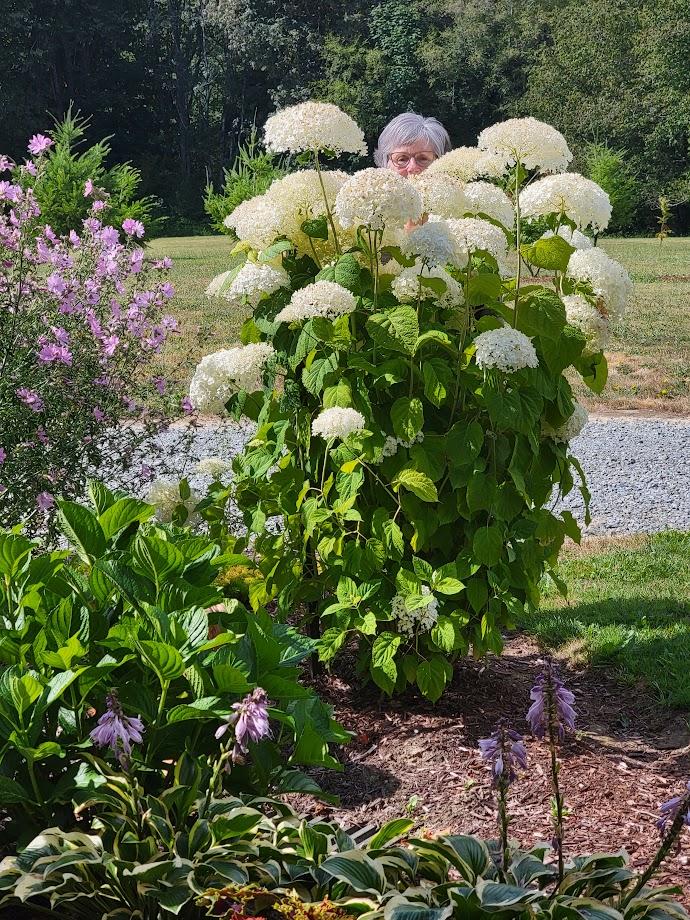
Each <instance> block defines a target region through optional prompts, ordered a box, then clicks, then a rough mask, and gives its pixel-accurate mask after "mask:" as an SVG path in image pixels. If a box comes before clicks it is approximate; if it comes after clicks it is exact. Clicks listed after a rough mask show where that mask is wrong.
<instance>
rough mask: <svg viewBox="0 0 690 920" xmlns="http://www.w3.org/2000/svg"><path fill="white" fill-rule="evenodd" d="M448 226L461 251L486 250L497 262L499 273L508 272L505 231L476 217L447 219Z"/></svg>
mask: <svg viewBox="0 0 690 920" xmlns="http://www.w3.org/2000/svg"><path fill="white" fill-rule="evenodd" d="M447 223H448V226H449V227H450V231H451V233H452V234H453V236H454V237H455V242H456V244H457V247H458V249H459V250H460V251H461V252H462V251H463V250H464V251H466V252H476V251H477V250H478V249H482V250H486V252H488V253H490V254H491V255H492V256H493V257H494V259H496V261H497V262H498V268H499V271H500V272H501V274H502V275H503V274H509V273H510V267H509V265H508V242H507V240H506V235H505V233H504V232H503V231H502V230H501V229H500V227H497V226H496V225H495V224H491V223H489V221H488V220H481V219H480V218H478V217H463V218H462V219H461V220H453V219H451V220H449V221H448V222H447Z"/></svg>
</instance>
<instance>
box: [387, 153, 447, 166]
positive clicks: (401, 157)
mask: <svg viewBox="0 0 690 920" xmlns="http://www.w3.org/2000/svg"><path fill="white" fill-rule="evenodd" d="M435 159H436V157H435V156H434V154H433V153H418V154H417V155H416V156H410V154H409V153H394V154H391V157H390V161H391V163H392V164H393V166H395V167H396V168H397V169H405V167H406V166H409V164H410V160H414V161H415V163H416V164H417V166H421V168H422V169H426V167H427V166H431V164H432V163H433V162H434V160H435Z"/></svg>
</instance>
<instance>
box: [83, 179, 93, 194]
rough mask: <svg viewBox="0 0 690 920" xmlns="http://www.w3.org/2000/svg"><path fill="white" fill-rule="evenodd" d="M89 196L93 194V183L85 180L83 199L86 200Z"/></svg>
mask: <svg viewBox="0 0 690 920" xmlns="http://www.w3.org/2000/svg"><path fill="white" fill-rule="evenodd" d="M91 194H93V182H92V181H91V179H87V180H86V182H85V183H84V198H88V197H89V195H91Z"/></svg>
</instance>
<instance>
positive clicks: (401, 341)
mask: <svg viewBox="0 0 690 920" xmlns="http://www.w3.org/2000/svg"><path fill="white" fill-rule="evenodd" d="M367 332H368V333H369V335H370V336H371V337H372V339H373V340H374V342H376V344H377V345H379V346H380V347H381V348H387V349H390V350H392V351H401V352H403V353H404V354H407V355H411V354H414V350H415V345H416V344H417V338H418V337H419V321H418V319H417V313H416V311H415V310H414V309H413V308H412V307H409V306H402V307H395V308H394V309H392V310H389V311H388V312H387V313H374V314H373V315H372V316H370V317H369V319H368V320H367Z"/></svg>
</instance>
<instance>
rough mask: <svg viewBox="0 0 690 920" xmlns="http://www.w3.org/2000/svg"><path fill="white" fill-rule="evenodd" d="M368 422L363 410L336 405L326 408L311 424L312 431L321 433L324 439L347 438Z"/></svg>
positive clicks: (315, 433) (314, 433)
mask: <svg viewBox="0 0 690 920" xmlns="http://www.w3.org/2000/svg"><path fill="white" fill-rule="evenodd" d="M365 424H366V422H365V419H364V416H363V415H362V413H361V412H357V410H356V409H345V408H341V407H340V406H334V407H333V408H332V409H324V410H323V411H322V412H320V413H319V414H318V415H317V416H316V418H315V419H314V421H313V422H312V424H311V433H312V434H313V435H315V436H316V435H320V436H321V437H322V438H323V439H324V441H332V440H333V439H335V438H341V439H345V438H347V437H348V435H351V434H352V433H353V432H355V431H361V430H362V429H363V428H364V426H365Z"/></svg>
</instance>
